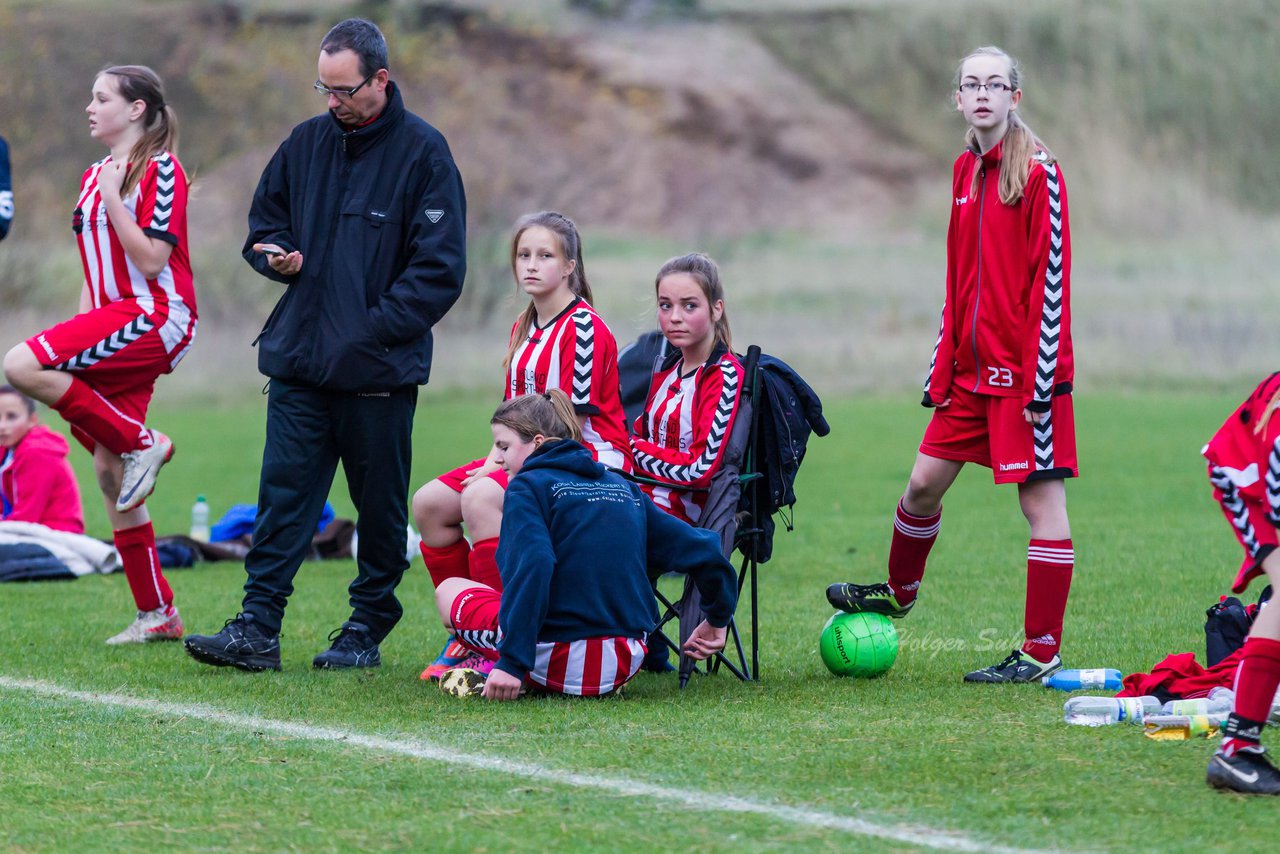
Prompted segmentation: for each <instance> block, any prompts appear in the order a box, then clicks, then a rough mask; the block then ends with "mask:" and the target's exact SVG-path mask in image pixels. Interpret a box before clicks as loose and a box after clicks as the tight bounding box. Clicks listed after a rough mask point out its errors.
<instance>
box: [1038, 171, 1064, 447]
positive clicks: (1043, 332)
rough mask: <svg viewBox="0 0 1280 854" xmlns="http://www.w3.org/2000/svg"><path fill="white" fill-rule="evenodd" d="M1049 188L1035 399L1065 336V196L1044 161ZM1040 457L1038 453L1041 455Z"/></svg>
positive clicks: (1048, 392) (1049, 382)
mask: <svg viewBox="0 0 1280 854" xmlns="http://www.w3.org/2000/svg"><path fill="white" fill-rule="evenodd" d="M1040 168H1041V169H1042V170H1043V171H1044V175H1045V188H1046V189H1047V190H1048V205H1049V261H1048V264H1047V266H1046V268H1045V274H1044V305H1043V306H1042V308H1041V315H1040V342H1039V352H1038V353H1037V358H1036V383H1035V386H1036V387H1035V392H1034V394H1033V395H1032V399H1033V400H1036V401H1040V402H1048V401H1049V400H1051V399H1052V397H1053V379H1054V375H1055V374H1056V373H1057V371H1058V343H1059V340H1060V339H1061V335H1062V301H1063V290H1062V199H1061V185H1060V184H1059V176H1058V167H1057V166H1056V165H1054V164H1045V163H1041V164H1040ZM1037 457H1038V454H1037Z"/></svg>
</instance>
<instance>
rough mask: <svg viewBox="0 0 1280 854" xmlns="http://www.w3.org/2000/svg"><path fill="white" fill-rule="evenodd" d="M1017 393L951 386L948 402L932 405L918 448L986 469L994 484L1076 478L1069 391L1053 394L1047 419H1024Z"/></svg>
mask: <svg viewBox="0 0 1280 854" xmlns="http://www.w3.org/2000/svg"><path fill="white" fill-rule="evenodd" d="M1022 408H1023V407H1022V401H1021V399H1020V398H1017V397H995V396H993V395H987V394H975V393H974V392H971V391H965V390H963V389H956V388H954V387H953V388H952V389H951V403H950V405H948V406H946V407H944V408H942V409H934V410H933V418H932V420H930V421H929V426H928V427H926V428H925V431H924V439H923V440H922V441H921V442H920V452H921V453H923V454H928V455H929V456H931V457H938V458H939V459H943V460H955V461H956V462H962V463H977V464H978V465H983V466H986V467H987V468H989V469H991V471H992V474H993V475H994V477H995V482H996V483H1026V482H1028V481H1033V480H1042V479H1046V478H1064V477H1078V476H1079V475H1080V470H1079V468H1078V467H1077V465H1076V425H1075V415H1074V413H1073V411H1072V407H1071V395H1069V394H1060V395H1056V396H1055V397H1054V398H1053V403H1052V408H1051V410H1050V411H1049V413H1048V416H1049V417H1048V419H1047V420H1042V421H1041V423H1039V424H1028V423H1027V420H1026V418H1025V417H1024V416H1023V414H1022Z"/></svg>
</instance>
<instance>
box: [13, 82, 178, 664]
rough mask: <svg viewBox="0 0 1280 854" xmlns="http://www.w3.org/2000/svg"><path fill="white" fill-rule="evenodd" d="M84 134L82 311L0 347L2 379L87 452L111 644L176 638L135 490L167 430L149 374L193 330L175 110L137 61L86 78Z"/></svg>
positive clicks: (153, 465)
mask: <svg viewBox="0 0 1280 854" xmlns="http://www.w3.org/2000/svg"><path fill="white" fill-rule="evenodd" d="M85 112H86V113H87V114H88V116H89V122H88V124H89V135H90V136H91V137H93V138H94V139H96V140H97V141H98V142H100V143H102V144H103V145H105V146H106V147H107V149H108V150H109V151H110V155H109V156H108V157H104V158H103V159H102V160H99V161H98V162H97V163H94V164H93V165H92V166H90V167H89V168H88V169H87V170H85V173H84V179H83V182H82V183H81V186H80V193H79V195H78V197H77V200H76V206H75V210H74V211H73V212H72V219H71V230H72V231H73V232H75V236H76V242H77V243H78V244H79V247H80V258H81V261H82V262H83V266H84V279H85V282H84V288H83V289H82V290H81V292H80V313H79V314H77V315H76V316H75V317H73V318H71V319H70V320H67V321H64V322H62V323H59V324H57V325H56V326H53V327H50V328H49V329H46V330H44V331H43V332H40V333H38V334H37V335H33V336H32V337H30V338H28V339H27V340H26V341H25V342H23V343H21V344H19V345H18V346H16V347H14V348H13V349H12V350H10V351H9V352H8V353H7V354H5V357H4V372H5V374H6V376H8V378H9V382H11V383H13V385H14V386H15V387H16V388H18V389H19V390H21V391H22V392H24V393H25V394H27V395H30V396H31V397H34V398H35V399H36V400H38V401H40V402H41V403H45V404H48V405H49V406H50V407H52V408H53V409H54V410H56V411H57V412H58V414H59V415H61V416H62V417H63V418H64V419H66V421H67V422H68V423H69V424H70V425H71V435H72V436H74V437H75V438H76V440H78V441H79V442H80V444H82V445H84V447H85V448H86V449H87V450H88V451H89V453H91V454H93V467H94V470H95V472H96V473H97V476H98V484H99V486H100V487H101V489H102V494H103V498H104V499H105V501H106V507H107V518H108V520H109V521H110V523H111V529H112V531H113V532H114V540H115V545H116V550H117V551H119V552H120V562H121V564H122V566H123V568H124V574H125V578H126V579H127V580H128V582H129V588H130V590H131V592H132V593H133V600H134V605H135V606H136V607H137V618H136V619H135V620H134V621H133V622H132V623H130V624H129V625H128V626H127V627H126V628H125V629H124V631H122V632H120V633H119V634H116V635H114V636H112V637H111V638H108V640H107V643H111V644H118V643H145V642H148V641H154V640H175V639H177V638H180V637H182V618H181V617H179V616H178V610H177V608H176V607H174V604H173V590H172V589H171V588H170V587H169V582H168V581H166V580H165V577H164V573H162V572H161V571H160V560H159V557H158V554H157V552H156V537H155V531H154V530H153V528H152V526H151V517H150V516H149V515H148V512H147V508H146V506H145V505H144V503H143V502H144V501H146V498H147V496H148V495H150V494H151V491H152V490H153V489H154V488H155V484H156V475H157V474H158V473H159V471H160V467H161V466H163V465H164V464H165V463H166V462H168V460H169V458H170V457H172V456H173V442H171V441H170V440H169V438H168V437H167V436H165V435H164V434H163V433H161V432H160V431H159V430H154V429H151V428H149V427H148V426H147V425H146V418H147V408H148V406H149V405H150V403H151V395H152V392H153V391H154V390H155V382H156V380H157V379H158V378H159V377H160V376H161V375H163V374H167V373H169V372H171V371H172V370H173V369H174V368H175V367H177V365H178V362H180V361H181V360H182V358H183V356H185V355H186V353H187V350H188V349H189V348H190V347H191V342H192V341H193V340H194V338H195V334H196V297H195V283H194V280H193V278H192V273H191V258H190V254H189V246H188V242H187V176H186V173H185V172H183V170H182V165H181V164H180V163H179V162H178V158H177V157H175V156H174V154H173V149H174V148H176V147H177V140H178V126H177V117H176V116H174V113H173V110H172V109H171V108H170V107H169V106H168V104H167V103H166V102H165V94H164V84H163V83H162V82H161V80H160V78H159V77H158V76H156V73H155V72H154V71H152V70H151V69H150V68H147V67H146V66H142V65H116V66H112V67H110V68H105V69H103V70H102V72H101V73H99V74H98V76H97V78H96V79H95V80H94V83H93V92H92V96H91V98H90V100H89V105H88V106H87V107H85Z"/></svg>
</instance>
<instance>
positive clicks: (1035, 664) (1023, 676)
mask: <svg viewBox="0 0 1280 854" xmlns="http://www.w3.org/2000/svg"><path fill="white" fill-rule="evenodd" d="M1061 669H1062V659H1061V658H1059V657H1058V656H1056V655H1055V656H1054V657H1053V658H1052V659H1051V660H1050V661H1049V662H1048V663H1041V662H1039V661H1036V660H1035V659H1034V658H1032V657H1031V656H1029V655H1027V654H1026V653H1025V652H1023V651H1022V650H1020V649H1015V650H1014V651H1013V652H1012V653H1011V654H1010V655H1009V657H1008V658H1006V659H1005V660H1004V661H1002V662H1000V663H999V664H993V665H991V666H990V667H984V668H982V669H981V670H975V671H973V672H972V673H966V674H965V675H964V681H966V682H983V683H987V684H1004V683H1025V682H1039V681H1040V680H1041V679H1043V678H1044V677H1046V676H1052V675H1053V674H1055V673H1057V672H1058V671H1059V670H1061Z"/></svg>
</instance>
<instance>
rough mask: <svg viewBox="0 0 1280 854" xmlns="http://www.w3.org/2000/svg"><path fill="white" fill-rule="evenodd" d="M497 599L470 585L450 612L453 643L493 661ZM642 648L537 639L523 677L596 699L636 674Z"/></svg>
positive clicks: (613, 640)
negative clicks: (526, 673) (527, 669)
mask: <svg viewBox="0 0 1280 854" xmlns="http://www.w3.org/2000/svg"><path fill="white" fill-rule="evenodd" d="M501 598H502V594H500V593H498V592H497V591H496V590H493V589H492V588H489V587H471V588H468V589H466V590H463V591H462V592H461V593H459V594H458V595H457V596H456V597H455V598H454V600H453V605H452V607H450V609H449V616H450V622H452V623H453V630H454V633H455V635H456V636H457V638H458V642H459V643H461V644H462V645H463V646H465V647H467V648H469V649H472V650H474V651H476V652H478V653H480V654H481V655H483V656H484V657H485V658H488V659H490V660H494V661H496V660H497V658H498V644H500V643H501V642H502V628H501V627H500V626H499V625H498V609H499V606H500V603H501ZM647 649H648V647H647V646H646V644H645V640H644V639H642V638H623V637H597V638H583V639H582V640H575V641H545V642H544V641H539V642H538V644H537V649H536V651H535V652H534V663H533V669H532V670H530V671H529V675H528V677H527V679H528V681H530V682H532V683H534V684H535V685H539V686H541V687H543V688H545V689H547V690H548V691H556V692H558V693H561V694H572V695H574V696H579V697H599V696H602V695H604V694H608V693H610V692H612V691H616V690H618V689H619V688H621V687H622V686H623V685H625V684H627V682H629V681H630V680H631V677H633V676H635V675H636V673H638V672H639V671H640V665H641V664H642V663H643V662H644V655H645V652H646V651H647Z"/></svg>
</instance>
